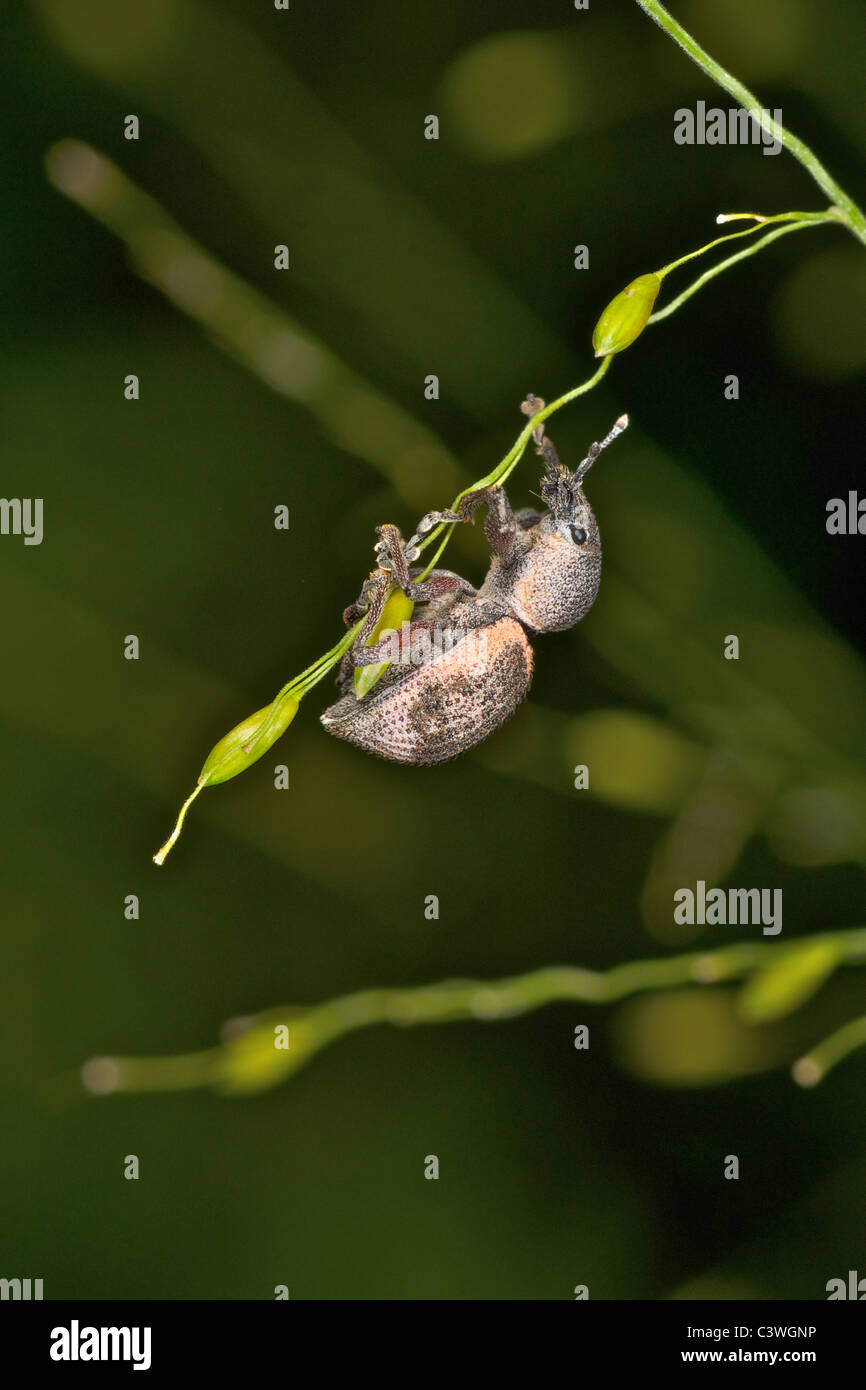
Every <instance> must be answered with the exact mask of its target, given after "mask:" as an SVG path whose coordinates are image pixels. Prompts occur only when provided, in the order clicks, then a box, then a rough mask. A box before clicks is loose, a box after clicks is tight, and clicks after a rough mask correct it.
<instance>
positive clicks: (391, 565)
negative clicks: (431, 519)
mask: <svg viewBox="0 0 866 1390" xmlns="http://www.w3.org/2000/svg"><path fill="white" fill-rule="evenodd" d="M450 515H454V513H451V514H450ZM376 529H377V531H378V533H379V536H380V540H379V541H378V543H377V545H376V559H377V561H378V563H379V566H380V568H381V569H382V570H386V571H388V572H389V573H390V575H391V576H392V578H393V582H394V583H395V584H397V585H399V587H400V588H401V589H402V590H403V593H404V594H405V595H406V596H407V598H411V599H414V600H415V602H416V603H425V602H427V601H429V600H430V599H433V598H442V597H444V595H446V594H449V593H453V592H455V591H461V592H465V593H470V594H471V593H474V592H475V590H474V589H473V588H472V585H471V584H467V582H466V580H465V579H461V578H460V576H459V575H458V574H451V573H450V571H448V570H432V571H431V573H430V574H429V575H428V576H427V578H426V579H425V580H422V581H421V582H420V583H419V582H418V580H417V579H416V577H415V576H416V575H419V574H423V570H420V569H414V570H410V568H409V561H410V560H411V559H412V558H413V556H412V551H411V549H410V547H409V546H407V545H404V543H403V537H402V536H401V535H400V532H399V531H398V529H397V527H396V526H390V525H386V526H378V527H377V528H376ZM415 557H416V558H417V552H415Z"/></svg>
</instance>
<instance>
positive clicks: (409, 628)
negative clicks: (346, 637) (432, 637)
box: [350, 618, 439, 666]
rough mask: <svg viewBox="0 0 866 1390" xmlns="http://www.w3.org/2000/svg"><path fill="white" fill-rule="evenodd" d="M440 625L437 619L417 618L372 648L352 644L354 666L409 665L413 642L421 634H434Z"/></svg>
mask: <svg viewBox="0 0 866 1390" xmlns="http://www.w3.org/2000/svg"><path fill="white" fill-rule="evenodd" d="M438 626H439V624H438V623H437V622H436V620H435V618H417V619H413V620H412V621H411V622H409V623H405V624H404V625H403V627H402V629H401V630H400V632H397V633H395V634H392V635H391V636H390V637H383V638H381V640H380V641H378V642H374V643H373V645H372V646H371V647H365V646H363V645H361V646H359V644H358V643H357V642H354V643H353V644H352V650H351V653H350V654H351V657H352V664H353V666H375V665H376V664H377V662H379V661H397V662H400V663H403V662H405V663H406V664H407V665H408V663H409V662H410V661H411V649H412V640H413V638H414V637H415V636H416V634H417V633H419V632H432V631H433V629H434V628H437V627H438Z"/></svg>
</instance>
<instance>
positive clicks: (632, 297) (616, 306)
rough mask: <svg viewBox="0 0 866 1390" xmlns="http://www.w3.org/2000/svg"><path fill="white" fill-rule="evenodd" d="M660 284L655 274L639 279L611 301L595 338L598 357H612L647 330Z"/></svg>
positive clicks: (593, 342) (659, 277)
mask: <svg viewBox="0 0 866 1390" xmlns="http://www.w3.org/2000/svg"><path fill="white" fill-rule="evenodd" d="M661 283H662V281H661V276H660V275H656V273H655V271H653V273H652V274H651V275H639V276H638V278H637V279H636V280H632V282H631V284H630V285H626V287H625V289H624V290H621V291H620V293H619V294H618V295H617V296H616V298H615V299H612V300H611V301H610V303H609V304H608V306H607V308H606V309H605V311H604V313H603V314H602V316H601V318H600V319H599V321H598V323H597V324H596V325H595V332H594V333H593V335H592V346H593V347H594V349H595V355H596V357H609V356H610V354H611V353H613V352H622V350H623V348H627V347H630V346H631V344H632V343H633V342H634V340H635V338H637V337H638V336H639V335H640V334H641V333H642V332H643V330H644V329H645V328H646V326H647V320H648V319H649V316H650V314H651V313H652V309H653V305H654V304H655V302H656V295H657V294H658V292H659V290H660V289H661Z"/></svg>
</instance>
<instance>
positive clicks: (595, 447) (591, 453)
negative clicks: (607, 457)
mask: <svg viewBox="0 0 866 1390" xmlns="http://www.w3.org/2000/svg"><path fill="white" fill-rule="evenodd" d="M627 429H628V416H627V415H620V417H619V419H618V420H617V422H616V424H615V425H614V427H613V429H612V430H611V431H610V433H609V434H606V435H605V436H604V439H603V440H602V441H601V443H600V444H590V446H589V449H588V451H587V455H586V458H585V459H584V460H583V461H582V462H581V463H579V464H578V465H577V468H576V469H575V470H574V480H575V482H576V483H577V484H578V486H580V484H581V483H582V482H583V480H584V478H585V477H586V475H587V473H588V472H589V470H590V468H592V465H593V464H594V463H595V461H596V459H597V458H598V456H599V454H600V453H601V451H602V449H606V448H607V446H608V444H612V443H613V441H614V440H615V439H616V438H617V436H618V435H620V434H622V432H623V430H627Z"/></svg>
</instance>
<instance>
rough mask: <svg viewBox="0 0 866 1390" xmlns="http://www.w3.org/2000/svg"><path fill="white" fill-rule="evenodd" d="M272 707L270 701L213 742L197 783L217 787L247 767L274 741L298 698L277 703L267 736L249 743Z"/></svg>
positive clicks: (290, 720) (291, 718)
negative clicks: (259, 740) (251, 744)
mask: <svg viewBox="0 0 866 1390" xmlns="http://www.w3.org/2000/svg"><path fill="white" fill-rule="evenodd" d="M274 704H277V701H274ZM273 708H274V706H273V705H265V707H264V709H259V710H256V712H255V714H251V715H250V716H249V718H248V719H244V720H243V722H242V723H241V724H238V725H237V727H236V728H234V729H231V730H230V731H229V733H227V734H226V735H225V737H224V738H221V739H220V741H219V743H217V744H215V746H214V747H213V748H212V749H211V751H210V753H209V754H208V757H207V760H206V762H205V765H204V767H203V768H202V770H201V773H200V775H199V779H198V780H199V785H201V784H202V783H205V784H206V785H207V786H209V787H216V786H219V784H220V782H228V780H229V778H231V777H237V775H238V773H239V772H243V771H244V770H245V769H246V768H248V767H250V766H251V765H252V764H253V763H254V762H256V760H257V759H258V758H260V757H261V756H262V754H263V753H266V752H267V751H268V749H269V748H270V747H271V745H272V744H273V743H276V741H277V739H278V738H279V737H280V734H283V733H285V731H286V729H287V728H288V727H289V725H290V724H291V722H292V720H293V719H294V717H295V715H296V714H297V712H298V701H297V700H295V699H292V698H288V699H284V700H283V701H282V702H281V703H280V705H279V709H278V712H277V714H276V717H275V718H274V720H273V722H272V724H271V725H270V727H269V729H268V732H267V735H266V737H265V738H263V739H262V741H261V743H259V744H257V745H256V747H255V748H254V749H250V747H249V745H250V743H251V742H252V740H253V739H254V738H255V737H256V734H258V733H259V731H260V730H261V729H262V728H263V727H264V725H265V722H266V721H267V719H268V716H269V715H270V714H271V711H272V710H273Z"/></svg>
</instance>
